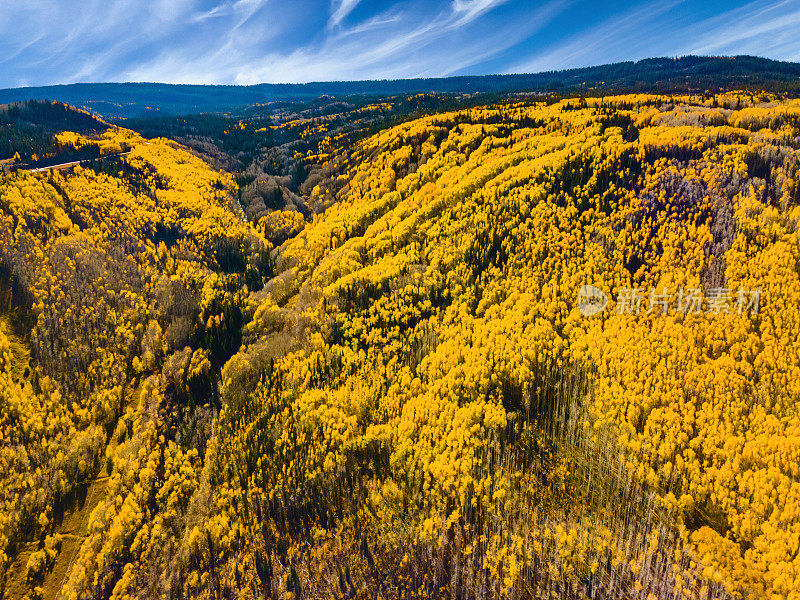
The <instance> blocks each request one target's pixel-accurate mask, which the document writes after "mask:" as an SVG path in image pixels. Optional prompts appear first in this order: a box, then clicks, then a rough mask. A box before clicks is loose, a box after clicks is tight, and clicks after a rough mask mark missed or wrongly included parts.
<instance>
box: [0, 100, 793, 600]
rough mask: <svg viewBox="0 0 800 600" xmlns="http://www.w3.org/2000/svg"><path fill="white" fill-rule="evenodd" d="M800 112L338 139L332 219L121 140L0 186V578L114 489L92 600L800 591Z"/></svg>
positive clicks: (473, 113) (567, 107)
mask: <svg viewBox="0 0 800 600" xmlns="http://www.w3.org/2000/svg"><path fill="white" fill-rule="evenodd" d="M799 119H800V102H798V101H794V100H780V99H777V98H772V97H767V96H762V97H752V96H751V100H750V101H747V100H745V101H742V97H741V96H739V95H737V94H735V93H733V94H728V95H722V96H716V97H693V96H650V95H629V96H616V97H611V98H589V99H566V100H562V101H558V102H555V103H553V102H538V103H530V102H520V103H506V104H501V105H497V106H488V107H482V108H473V109H467V110H460V111H455V112H447V113H438V114H433V115H430V116H426V117H422V118H419V119H416V120H412V121H409V122H407V123H403V124H400V125H396V126H393V127H391V128H387V129H385V130H383V131H381V132H379V133H377V134H375V135H374V136H372V137H369V138H367V139H366V140H364V141H362V142H360V143H358V144H355V145H350V146H342V145H337V142H336V140H334V139H328V140H327V142H326V143H322V144H320V146H319V152H320V154H319V155H318V156H316V157H311V159H313V160H318V161H320V162H324V163H325V164H324V172H325V173H327V174H328V177H327V178H325V179H320V180H319V181H318V182H317V183H315V187H314V188H313V192H312V197H311V198H310V199H308V202H307V205H309V206H321V207H325V210H324V211H323V212H321V213H320V214H316V215H314V216H313V217H312V219H311V220H310V222H306V221H305V219H303V218H302V216H301V215H300V214H299V213H297V212H294V211H289V210H284V211H281V210H273V211H270V212H267V213H265V214H259V215H258V221H257V222H255V223H253V224H250V223H249V222H248V221H246V220H245V218H244V217H243V215H242V213H241V209H239V208H238V206H236V203H235V201H234V199H233V196H232V195H231V194H230V191H231V190H232V188H233V181H232V180H231V179H230V177H228V176H226V175H220V174H218V173H214V172H213V171H211V170H210V169H208V168H207V167H206V166H205V165H204V164H203V163H202V162H201V161H200V160H199V159H198V158H196V157H194V156H192V155H191V154H189V153H188V152H186V151H185V150H183V149H182V148H180V147H179V146H178V145H176V144H174V143H173V142H169V141H167V140H163V139H157V140H150V141H145V140H143V139H141V138H138V137H137V136H136V135H135V134H132V133H131V132H126V131H122V130H110V131H109V132H106V133H105V134H103V139H104V140H105V142H103V143H106V144H108V148H109V149H114V148H116V146H114V144H119V147H120V148H122V147H123V143H124V144H125V145H128V146H130V148H131V150H130V154H128V155H126V156H125V157H124V158H120V159H114V160H119V161H120V164H121V165H122V166H121V168H120V171H119V173H118V174H117V175H114V174H112V173H105V172H103V173H100V172H95V171H91V170H89V169H76V170H75V172H74V173H70V174H66V175H64V174H51V175H31V174H19V175H15V176H9V177H6V178H4V179H3V180H2V181H0V184H1V185H0V209H2V213H0V216H1V218H2V219H3V223H2V227H3V230H2V231H3V234H2V235H3V236H4V237H3V238H2V242H3V255H2V259H3V263H2V264H3V267H4V268H5V269H6V270H7V271H8V272H10V273H11V274H12V275H13V277H14V282H15V283H14V285H17V286H19V287H20V288H21V289H23V290H25V294H26V295H25V299H26V300H25V301H26V302H27V303H28V304H29V310H30V312H31V314H33V315H34V316H35V325H34V326H33V328H32V331H31V332H30V348H31V352H32V356H33V357H34V358H35V360H36V375H35V376H34V377H33V381H22V382H21V383H20V380H19V375H18V374H19V368H18V366H14V365H15V364H18V363H19V360H20V359H19V356H20V355H21V353H24V351H23V350H20V344H19V343H16V348H17V349H16V350H14V348H13V347H12V346H14V344H12V341H4V340H10V339H11V338H9V337H8V336H7V335H4V334H3V333H0V398H2V401H3V406H4V409H3V410H4V412H3V415H2V418H3V421H2V424H3V429H2V435H3V438H2V439H3V446H2V447H1V448H2V452H3V454H2V455H0V459H2V460H3V461H4V463H3V464H4V466H5V465H8V467H7V468H5V469H4V470H3V471H2V472H3V474H4V475H3V477H4V478H5V479H4V481H3V484H4V485H3V489H4V491H3V494H5V495H3V496H0V498H2V499H3V502H4V504H3V505H2V506H3V508H2V510H0V519H3V520H4V522H3V524H4V527H3V528H2V531H3V532H5V531H8V532H11V535H8V534H4V537H0V543H2V544H4V546H0V549H3V548H7V549H8V551H6V550H4V552H6V554H4V555H3V556H4V557H5V558H4V561H5V562H4V563H3V564H2V565H0V566H7V565H8V564H9V563H10V561H11V560H12V558H13V552H11V550H12V548H11V547H12V546H13V545H14V544H16V543H18V542H19V541H20V540H22V539H23V538H25V536H28V537H29V538H30V537H37V538H39V539H41V544H40V546H41V548H40V549H39V550H38V552H39V553H38V554H36V555H35V558H34V556H33V555H32V556H31V559H30V561H29V563H28V565H29V566H28V571H29V572H30V574H31V575H30V579H31V581H32V582H34V580H36V577H38V576H39V575H38V574H39V573H40V572H43V571H44V570H46V569H47V564H48V560H52V559H51V558H48V557H50V554H48V551H50V552H53V551H55V544H56V542H55V538H52V540H51V541H50V542H49V544H50V545H49V546H48V542H47V541H46V540H47V539H50V538H47V537H46V536H48V535H52V534H53V532H54V531H55V529H54V528H53V525H52V522H53V519H54V518H55V516H56V515H55V514H53V510H52V507H53V506H54V505H55V503H56V502H57V501H58V500H59V499H60V498H62V497H64V496H65V495H66V494H67V493H68V490H69V489H71V488H73V487H75V486H76V485H77V484H78V483H79V482H81V481H86V480H88V479H90V478H93V477H96V476H97V474H98V473H99V472H100V471H101V469H105V470H106V472H107V473H108V475H109V479H108V483H107V491H106V493H105V496H104V497H103V499H102V500H101V501H100V502H99V503H98V504H97V506H96V508H95V509H94V510H93V511H92V513H91V517H90V519H89V525H88V534H87V535H86V537H85V539H84V541H83V542H82V546H81V548H80V551H79V552H78V553H77V556H76V559H75V561H74V564H73V566H72V568H71V569H70V571H69V574H68V578H67V581H66V584H65V586H64V588H63V589H62V592H63V593H64V594H65V595H66V596H68V597H70V598H75V599H78V598H99V597H103V598H112V597H113V598H118V599H122V598H134V597H148V598H161V597H163V598H166V597H196V598H220V597H226V598H227V597H230V598H234V597H235V598H260V597H272V598H304V597H306V598H316V597H325V598H375V597H381V598H423V597H424V598H431V597H436V598H487V597H498V598H544V597H569V598H593V597H614V598H617V597H624V598H637V599H642V600H644V599H647V600H651V599H653V598H659V599H660V598H663V599H678V598H697V599H698V600H699V599H701V598H702V599H706V598H769V599H778V598H784V599H787V600H789V599H794V598H798V597H800V555H799V554H798V549H799V548H800V416H798V415H799V414H800V413H799V412H798V409H799V408H800V237H798V231H800V229H798V219H800V156H798V151H797V150H796V148H797V147H798V142H800V120H799ZM294 126H297V124H293V123H292V122H288V123H284V124H283V125H281V127H288V128H291V127H294ZM319 127H323V128H324V127H325V125H324V124H320V125H319ZM115 132H116V133H115ZM62 135H64V136H65V137H64V138H63V139H64V140H65V141H69V143H72V144H78V143H79V140H78V138H75V137H69V135H68V134H62ZM123 138H124V139H123ZM109 152H110V151H109ZM270 242H273V243H275V244H276V245H280V246H279V247H278V248H277V249H276V250H275V251H274V252H272V254H270V252H269V250H270V249H271V247H270V246H271V244H270ZM273 261H274V262H273ZM273 264H274V269H275V274H274V275H273V273H272V272H271V269H272V268H273ZM262 283H263V287H262ZM584 285H592V286H595V287H596V288H598V289H599V290H600V291H601V292H603V293H605V294H606V296H607V297H608V299H609V302H608V305H607V306H606V307H605V310H602V311H600V313H599V314H597V315H595V316H591V317H587V316H584V315H583V314H582V313H581V311H580V310H579V305H578V291H579V289H581V287H582V286H584ZM624 290H627V292H628V296H627V297H626V296H625V294H624V293H623V291H624ZM651 290H652V292H651ZM752 290H758V291H759V304H758V306H757V307H755V306H754V305H752V304H745V296H746V293H747V292H749V291H752ZM693 291H694V292H693ZM695 292H696V293H699V294H700V296H699V297H700V298H701V300H702V303H701V304H700V305H698V306H697V307H696V308H697V310H686V307H685V303H686V302H688V301H689V300H687V299H688V298H697V297H698V296H697V294H694V293H695ZM636 294H639V296H638V298H639V299H638V301H636V302H638V304H636V302H634V300H635V298H636V297H637V296H636ZM692 294H694V295H692ZM631 302H634V304H633V305H632V304H631ZM635 306H639V308H640V310H634V308H635ZM681 307H683V308H681ZM23 346H24V345H23ZM57 365H64V366H63V367H61V368H63V369H68V372H70V373H76V374H77V376H75V377H71V378H69V380H66V379H65V378H63V377H60V376H59V372H58V369H57V367H56V366H57ZM5 407H8V408H5ZM6 415H12V416H11V417H6ZM101 449H102V452H101ZM42 481H48V482H52V481H56V482H61V483H58V484H57V485H56V484H48V485H45V486H43V485H42V484H41V482H42ZM58 486H61V487H58ZM6 490H8V491H11V493H10V494H9V493H8V492H7V491H6ZM41 490H45V491H44V492H42V493H40V491H41ZM56 490H59V491H58V492H57V491H56ZM40 515H43V516H44V519H42V518H40ZM48 549H49V550H48ZM6 555H7V556H6Z"/></svg>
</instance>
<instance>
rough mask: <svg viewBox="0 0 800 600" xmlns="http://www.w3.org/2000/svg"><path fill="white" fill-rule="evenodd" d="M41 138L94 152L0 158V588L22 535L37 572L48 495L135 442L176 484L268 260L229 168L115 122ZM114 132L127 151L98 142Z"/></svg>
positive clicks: (186, 490)
mask: <svg viewBox="0 0 800 600" xmlns="http://www.w3.org/2000/svg"><path fill="white" fill-rule="evenodd" d="M56 137H57V138H58V143H59V147H66V146H69V147H71V148H74V149H79V148H81V147H83V146H86V145H89V144H92V145H95V146H96V147H97V148H98V154H100V155H101V156H103V155H105V156H106V157H107V158H106V159H101V160H99V161H97V162H96V163H95V164H94V168H92V169H88V168H81V167H76V168H75V169H73V170H70V171H64V172H57V171H51V172H48V173H39V174H32V173H29V172H26V171H18V172H17V173H14V174H6V175H2V174H0V267H1V268H0V279H2V288H0V289H2V290H3V296H2V297H3V300H4V303H3V305H2V306H0V312H2V314H3V320H4V322H5V321H8V322H10V323H11V326H12V329H14V331H13V332H9V333H8V334H7V333H6V332H4V331H0V464H1V465H2V468H1V469H0V596H2V595H3V591H2V590H3V587H4V584H5V574H6V571H7V568H8V567H9V566H10V564H11V562H12V561H13V560H14V557H15V556H16V555H17V553H18V552H19V550H20V548H21V547H22V545H23V544H24V543H25V542H28V541H38V542H39V550H37V551H36V552H34V553H33V554H32V555H31V556H30V559H29V561H28V563H27V565H26V566H24V567H25V568H26V569H27V580H28V583H29V587H30V588H31V589H33V588H35V587H36V585H38V584H39V583H40V582H41V581H42V579H43V578H44V575H45V573H46V572H47V571H48V570H49V569H52V568H53V565H54V562H55V561H56V557H57V555H58V550H59V548H60V546H61V543H60V542H61V538H60V537H59V536H58V535H57V531H58V530H59V526H60V522H61V520H62V518H63V516H64V513H65V511H66V512H69V511H70V510H71V507H73V506H74V505H75V504H76V503H79V502H82V498H83V497H84V496H85V495H86V490H87V487H88V486H89V485H90V484H91V481H92V480H93V479H95V478H96V477H97V476H98V475H99V474H111V475H112V477H111V482H110V484H109V486H108V489H109V493H111V492H113V491H114V490H115V489H116V488H115V486H116V485H118V480H119V478H120V477H121V475H120V474H121V473H122V474H127V473H129V468H128V465H127V462H126V461H128V460H130V461H133V462H134V463H135V461H136V457H137V456H138V455H137V452H144V450H142V449H143V448H148V447H151V448H155V449H157V450H158V457H157V458H156V457H151V458H152V461H153V462H152V465H153V469H154V471H153V473H152V477H153V478H155V476H156V472H157V473H158V478H159V482H158V483H157V485H158V487H159V488H161V487H162V484H163V480H162V478H167V479H169V478H170V477H175V476H176V475H175V473H179V474H180V478H181V480H182V481H186V482H187V483H185V484H184V486H185V487H183V488H181V491H180V494H183V495H188V494H190V493H191V491H192V488H191V484H190V483H189V482H191V481H192V476H193V475H192V474H193V473H194V471H195V470H197V469H199V467H200V465H201V463H202V456H201V455H202V452H203V450H204V447H205V440H206V439H207V437H208V434H207V433H206V429H207V428H210V427H211V421H212V420H213V415H214V412H215V411H216V410H217V409H218V403H217V402H215V397H214V394H213V389H214V385H215V378H216V377H217V373H218V371H219V368H220V366H221V365H222V364H223V363H224V362H225V360H227V358H228V357H229V356H230V355H231V354H232V353H233V352H234V351H236V350H237V349H238V342H237V341H236V340H237V335H238V331H239V327H240V326H241V325H240V322H241V312H240V309H239V303H240V300H241V298H242V297H243V294H246V293H247V286H248V285H249V286H250V287H251V288H252V289H256V288H258V287H259V286H260V285H261V282H262V280H263V278H264V277H265V276H267V275H269V266H270V261H269V249H270V247H269V245H268V243H267V242H266V241H265V240H264V239H263V238H262V237H261V236H260V235H259V234H258V233H257V232H256V231H255V230H254V229H253V228H252V227H251V226H250V225H249V223H248V222H247V221H246V220H245V218H244V216H243V214H242V213H241V210H240V209H239V208H238V207H237V206H236V204H235V191H236V190H235V185H234V183H233V181H232V179H231V177H230V176H228V175H224V174H219V173H217V172H214V171H212V170H211V169H209V168H208V167H207V166H206V165H205V164H204V163H203V161H201V160H200V159H198V158H196V157H195V156H193V155H191V154H190V153H189V152H187V151H186V150H184V149H182V148H180V147H179V146H178V145H177V144H175V143H173V142H170V141H168V140H164V139H154V140H150V141H146V140H144V139H143V138H141V137H140V136H138V135H137V134H135V133H134V132H132V131H128V130H124V129H119V128H115V127H108V126H106V127H105V128H104V131H102V132H96V133H94V134H92V135H91V136H89V137H86V136H84V135H81V134H79V133H76V132H59V133H57V134H56ZM120 145H125V146H126V147H127V148H128V149H129V154H127V155H126V156H125V157H124V158H121V157H110V155H111V154H114V153H116V152H118V151H119V148H120ZM21 361H22V362H24V363H26V364H20V363H21ZM165 365H167V366H166V367H165ZM148 444H149V445H150V446H148ZM131 472H132V473H133V476H135V477H137V478H142V477H143V476H144V475H145V472H144V471H142V470H141V469H136V470H135V471H131ZM153 481H155V480H154V479H153ZM176 494H177V492H176ZM170 497H171V496H170ZM151 502H152V505H151V506H150V509H149V510H150V511H151V512H153V513H157V512H160V510H161V508H160V506H161V505H160V504H159V503H158V502H157V501H156V499H155V497H153V498H152V499H151ZM23 570H25V569H23ZM55 591H57V590H55ZM36 593H40V592H35V594H36Z"/></svg>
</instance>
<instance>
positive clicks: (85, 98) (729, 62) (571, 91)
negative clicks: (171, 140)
mask: <svg viewBox="0 0 800 600" xmlns="http://www.w3.org/2000/svg"><path fill="white" fill-rule="evenodd" d="M704 90H708V91H712V92H724V91H731V90H749V91H753V90H766V91H771V92H775V93H780V92H782V93H790V94H794V95H795V96H796V95H797V94H798V93H800V64H798V63H796V62H785V61H779V60H770V59H768V58H761V57H758V56H680V57H661V58H646V59H643V60H639V61H625V62H618V63H611V64H605V65H597V66H591V67H581V68H577V69H565V70H562V71H544V72H541V73H513V74H506V75H468V76H457V77H439V78H414V79H384V80H367V81H319V82H311V83H261V84H256V85H185V84H168V83H144V82H141V83H74V84H68V85H54V86H43V87H24V88H11V89H3V90H0V103H2V102H19V101H21V100H44V99H48V100H58V101H60V102H66V103H69V104H72V105H74V106H77V107H80V108H83V109H86V110H91V111H92V112H93V113H94V114H98V115H101V116H103V117H104V118H107V119H111V118H131V117H159V116H182V115H190V114H196V113H217V114H222V113H236V112H239V111H241V109H242V108H243V107H245V106H252V105H263V104H264V103H270V102H308V101H311V100H313V99H315V98H318V97H319V96H336V97H337V98H342V99H345V98H346V99H351V100H352V99H357V98H358V97H359V96H365V95H366V96H372V97H373V98H375V97H385V96H394V95H409V94H412V95H413V94H419V93H428V94H440V95H455V96H459V95H462V94H482V95H485V96H486V99H485V100H484V104H485V103H488V102H491V101H492V97H493V96H494V95H498V94H503V95H508V94H514V93H520V92H521V93H538V94H553V93H556V94H561V95H566V96H570V95H577V94H588V95H593V96H600V95H603V94H606V95H607V94H611V93H620V92H627V93H632V92H650V93H653V92H655V93H682V92H689V93H691V92H700V91H704Z"/></svg>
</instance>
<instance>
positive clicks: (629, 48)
mask: <svg viewBox="0 0 800 600" xmlns="http://www.w3.org/2000/svg"><path fill="white" fill-rule="evenodd" d="M736 1H737V0H731V2H734V3H735V2H736ZM739 1H740V0H739ZM589 2H590V0H396V1H389V0H302V1H296V0H151V1H148V2H141V1H140V0H26V2H24V3H22V2H18V1H17V0H0V15H2V18H0V87H5V86H14V85H21V84H24V83H30V84H34V85H42V84H48V83H67V82H74V81H120V80H128V81H173V82H197V83H248V84H249V83H258V82H284V81H299V82H302V81H312V80H330V79H368V78H398V77H413V76H425V77H433V76H440V75H448V74H460V73H471V72H482V71H483V70H484V69H487V68H490V69H491V70H493V71H505V72H533V71H542V70H551V69H560V68H568V67H573V66H585V65H589V64H600V63H604V62H613V61H618V60H629V59H637V58H644V57H647V56H659V55H660V56H664V55H676V54H687V53H701V54H709V53H710V54H740V53H748V54H758V55H767V56H770V57H773V58H784V59H800V36H798V35H797V32H798V31H800V0H757V1H751V2H750V3H747V4H742V5H739V6H736V5H731V4H729V3H723V2H722V1H721V0H714V2H713V3H702V4H700V3H692V2H690V1H689V0H640V1H638V2H635V3H633V4H627V5H622V3H617V4H616V6H626V7H625V8H622V9H619V10H617V11H616V12H614V11H612V10H611V9H610V8H607V6H606V5H600V4H597V3H594V4H592V5H591V6H590V5H589ZM712 4H713V5H714V6H718V7H720V8H718V9H717V10H714V8H713V6H711V5H712ZM587 15H591V16H587ZM698 15H701V16H700V17H698ZM487 65H488V66H487Z"/></svg>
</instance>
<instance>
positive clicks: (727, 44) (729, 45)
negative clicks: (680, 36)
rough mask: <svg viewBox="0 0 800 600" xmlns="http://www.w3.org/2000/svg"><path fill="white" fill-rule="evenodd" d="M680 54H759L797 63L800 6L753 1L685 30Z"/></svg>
mask: <svg viewBox="0 0 800 600" xmlns="http://www.w3.org/2000/svg"><path fill="white" fill-rule="evenodd" d="M685 38H686V39H685V40H684V43H683V46H682V48H681V54H759V55H769V56H772V57H775V58H781V59H785V60H800V2H799V1H797V0H779V1H777V2H763V1H756V2H751V3H749V4H746V5H745V6H742V7H740V8H736V9H732V10H729V11H726V12H724V13H723V14H720V15H716V16H714V17H711V18H708V19H705V20H703V21H701V22H700V23H698V24H696V25H694V26H692V27H690V28H687V31H686V34H685Z"/></svg>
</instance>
